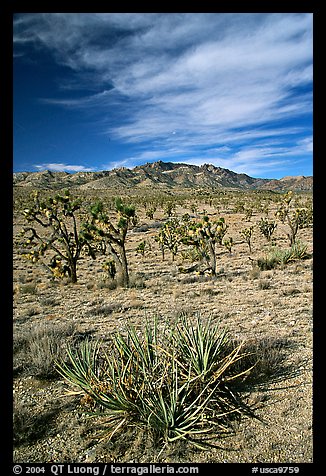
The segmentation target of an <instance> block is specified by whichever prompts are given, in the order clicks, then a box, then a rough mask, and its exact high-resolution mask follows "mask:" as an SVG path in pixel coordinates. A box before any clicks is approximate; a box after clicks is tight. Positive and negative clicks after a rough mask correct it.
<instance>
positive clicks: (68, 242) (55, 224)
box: [22, 190, 94, 283]
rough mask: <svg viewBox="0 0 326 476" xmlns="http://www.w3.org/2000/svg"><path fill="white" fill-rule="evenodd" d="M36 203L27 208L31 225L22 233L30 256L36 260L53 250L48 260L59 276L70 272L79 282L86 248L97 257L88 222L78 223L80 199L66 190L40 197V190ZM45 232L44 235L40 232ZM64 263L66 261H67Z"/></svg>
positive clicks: (26, 217) (53, 270) (25, 213)
mask: <svg viewBox="0 0 326 476" xmlns="http://www.w3.org/2000/svg"><path fill="white" fill-rule="evenodd" d="M32 198H33V204H32V205H31V206H30V207H29V208H25V210H24V211H23V214H24V217H25V219H26V220H27V222H28V223H30V226H25V227H24V228H23V230H22V235H23V236H24V237H25V241H24V243H23V246H24V247H25V248H26V253H23V254H24V255H25V256H26V258H28V259H30V260H31V261H32V262H33V263H35V262H37V261H39V260H40V259H41V258H42V257H43V256H44V255H45V254H46V253H49V252H52V258H51V260H50V262H49V263H44V264H45V265H46V266H47V267H48V269H50V270H51V272H52V273H53V275H54V276H55V277H63V276H64V275H65V274H68V276H69V278H70V280H71V282H72V283H76V282H77V262H78V260H79V259H80V258H81V252H82V250H83V249H85V248H86V250H87V251H88V253H89V254H90V255H91V256H92V257H93V258H94V253H93V250H92V247H91V241H92V239H91V235H90V234H89V233H88V231H87V225H86V223H82V224H81V225H80V224H79V223H78V219H77V213H78V211H79V209H80V207H81V203H80V201H79V200H73V199H72V198H71V196H70V194H69V191H68V190H66V191H65V192H64V194H63V195H60V194H57V195H56V196H55V197H54V198H52V197H48V198H46V199H44V200H41V199H40V196H39V193H38V192H33V193H32ZM40 230H42V231H44V234H43V233H42V232H41V231H40ZM63 263H64V264H63Z"/></svg>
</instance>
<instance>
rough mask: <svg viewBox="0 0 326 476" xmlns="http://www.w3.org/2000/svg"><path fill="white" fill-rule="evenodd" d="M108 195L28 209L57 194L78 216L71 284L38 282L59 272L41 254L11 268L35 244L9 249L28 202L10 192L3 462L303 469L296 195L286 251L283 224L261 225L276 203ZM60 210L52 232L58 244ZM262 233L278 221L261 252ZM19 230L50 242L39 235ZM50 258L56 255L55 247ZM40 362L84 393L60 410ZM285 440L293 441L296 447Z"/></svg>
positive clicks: (94, 193)
mask: <svg viewBox="0 0 326 476" xmlns="http://www.w3.org/2000/svg"><path fill="white" fill-rule="evenodd" d="M120 193H121V189H120V190H119V189H110V190H101V189H97V190H92V189H91V188H88V189H87V188H84V189H82V188H81V189H79V188H77V187H76V189H75V190H74V195H75V196H76V197H77V198H72V197H71V196H70V195H66V193H65V192H64V191H62V190H61V191H59V192H52V191H49V190H44V191H41V192H40V193H39V194H38V200H39V203H40V204H43V203H45V204H47V203H51V200H55V197H56V195H60V196H62V197H67V198H66V199H67V200H68V201H67V203H70V205H69V206H72V204H73V203H74V202H75V201H77V202H78V208H76V209H75V210H74V212H73V213H74V216H75V220H76V227H77V228H76V229H77V233H78V236H79V234H80V233H82V232H84V233H86V236H85V240H86V241H87V244H85V245H84V246H83V248H82V251H81V252H80V255H79V258H78V260H77V267H78V268H77V267H76V269H77V273H78V280H77V282H75V283H74V285H71V284H70V283H71V282H72V280H71V278H70V277H69V273H68V271H67V270H65V271H64V270H63V268H61V270H60V266H59V265H58V263H56V269H57V271H58V277H55V274H54V273H53V271H51V273H49V272H48V271H49V267H48V265H49V264H50V263H51V259H52V258H55V259H58V254H57V253H56V252H55V251H54V250H53V249H51V248H50V247H48V248H47V249H46V250H45V252H44V255H42V254H40V256H39V259H35V260H34V262H33V260H32V259H29V260H28V261H26V260H25V261H24V260H23V259H22V255H23V254H25V255H26V253H29V252H31V251H33V250H36V249H37V247H38V246H40V242H38V240H37V239H36V238H34V239H33V240H32V242H31V243H27V246H24V242H23V241H22V239H21V237H20V236H19V230H20V228H21V226H25V225H26V217H24V215H23V210H24V209H25V210H26V209H32V208H33V207H34V205H35V194H34V195H33V196H32V197H31V196H30V193H29V191H28V189H27V188H26V189H23V188H19V189H18V187H17V189H15V194H17V196H18V198H19V200H18V201H17V202H16V205H15V224H14V297H13V299H14V386H15V413H16V416H15V422H14V427H15V428H14V429H15V460H16V461H18V462H19V461H23V460H24V459H25V458H26V460H28V461H31V462H32V461H38V460H40V459H42V461H55V460H58V461H59V460H60V461H62V459H61V457H62V458H66V459H65V461H66V462H70V461H71V462H72V461H80V462H85V461H87V462H88V461H91V459H88V458H93V459H92V461H94V462H95V461H105V462H106V461H108V462H109V461H114V460H116V461H124V462H148V461H152V460H154V461H162V462H182V461H187V462H188V461H192V462H194V461H196V462H204V461H212V462H221V461H230V462H231V461H232V462H233V461H234V462H235V461H236V462H249V461H255V460H258V459H259V460H260V461H264V462H270V461H285V460H287V461H289V460H291V458H292V457H293V460H294V459H295V458H297V459H296V461H298V462H301V461H302V462H305V461H309V458H310V455H311V449H310V448H311V442H310V439H309V438H310V436H309V435H310V430H309V424H310V414H309V408H310V406H309V402H310V393H309V392H310V385H309V372H310V370H309V369H307V368H306V367H304V365H305V364H304V363H303V362H304V359H307V360H308V361H309V359H310V357H311V306H310V304H309V300H310V298H311V292H312V289H311V288H312V286H311V283H312V279H311V274H312V259H311V257H312V236H311V228H310V227H311V225H312V201H311V194H308V193H302V194H299V193H298V194H293V195H292V199H291V202H290V204H291V206H290V215H291V216H294V215H293V213H294V210H296V209H297V208H299V209H305V210H307V215H305V216H306V218H305V219H304V216H303V215H301V219H302V222H300V224H299V225H298V228H297V230H296V234H295V242H293V243H292V244H291V246H288V245H287V243H289V241H288V240H289V236H288V235H289V234H291V233H292V232H291V228H290V225H289V223H288V221H287V219H286V218H284V220H283V221H282V217H281V215H275V213H276V212H277V211H278V210H279V209H280V207H281V204H282V200H283V198H284V197H285V194H283V193H278V192H268V191H260V192H258V191H248V192H242V191H236V190H224V189H221V188H220V189H219V190H215V191H208V190H205V189H204V188H203V189H195V190H192V189H190V188H189V189H188V190H181V189H180V190H179V189H176V190H164V189H162V190H154V189H153V190H149V189H146V188H144V189H142V190H141V193H140V192H139V191H137V189H136V187H132V188H130V189H128V188H127V187H126V189H124V195H123V196H121V198H120V199H119V198H118V197H119V195H118V194H120ZM15 196H16V195H15ZM117 198H118V202H117ZM50 199H51V200H50ZM64 203H65V202H64V201H63V202H62V203H59V205H58V210H59V209H60V210H61V208H60V207H62V208H63V209H64ZM99 203H101V205H98V204H99ZM131 204H133V205H131ZM169 204H173V205H174V206H173V207H171V216H170V217H168V216H167V215H168V213H167V206H168V205H169ZM42 206H43V205H42ZM69 206H68V205H67V215H66V216H65V215H63V216H62V222H63V223H65V226H66V228H67V230H68V231H69V232H72V233H73V229H74V227H73V223H74V221H73V218H72V216H69ZM94 207H95V208H94ZM125 207H126V208H127V210H126V208H125ZM41 208H42V207H41ZM41 208H40V209H41ZM96 208H97V209H96ZM152 208H153V209H154V208H155V210H154V214H153V217H152V218H151V216H149V215H150V212H151V211H153V210H151V209H152ZM128 209H129V211H128ZM91 210H93V212H92V211H91ZM136 210H137V217H136ZM267 211H268V214H269V217H270V218H269V219H268V220H267V219H266V217H267ZM124 212H126V215H127V216H125V217H124V216H123V214H124ZM101 214H102V216H101ZM40 217H41V215H40ZM45 217H46V214H45ZM154 217H155V222H154V220H153V218H154ZM271 217H274V219H275V221H274V220H272V219H271ZM121 218H122V221H120V219H121ZM262 218H263V219H264V220H265V223H266V221H267V222H268V223H274V224H275V225H276V222H277V226H275V227H274V229H273V231H272V233H271V235H270V240H268V239H267V237H266V236H265V235H264V234H263V233H262V232H259V225H258V223H259V222H260V220H261V219H262ZM41 219H42V222H44V223H46V220H45V218H44V217H43V216H42V217H41ZM244 219H245V220H247V221H251V223H247V224H246V223H244ZM301 219H300V220H301ZM96 220H98V221H96ZM126 222H128V225H127V223H126ZM28 225H29V226H30V227H33V228H34V229H35V232H36V233H37V234H38V235H39V236H41V237H42V238H44V240H48V239H49V238H50V237H51V233H52V232H51V227H50V226H48V227H43V226H42V225H41V224H40V223H38V222H37V221H35V220H31V221H30V222H28ZM110 225H113V227H114V228H115V230H116V231H117V235H116V236H118V234H119V237H120V238H122V236H123V232H124V230H126V229H127V233H126V235H125V236H124V252H125V258H126V262H127V272H128V285H126V280H124V277H123V271H122V268H123V266H122V264H121V253H120V251H119V247H117V246H116V244H115V243H114V242H113V241H111V242H110V239H109V236H108V234H109V232H112V229H111V227H110ZM126 225H127V226H126ZM248 225H250V226H248ZM306 225H307V226H306ZM62 226H63V225H62ZM92 227H94V228H92ZM244 227H246V228H244ZM167 228H170V229H169V232H170V233H171V235H173V238H174V239H175V242H174V243H173V240H172V239H170V238H169V240H170V241H168V240H167V241H165V244H164V246H162V243H161V242H160V241H159V240H157V236H158V234H159V233H161V232H162V230H163V229H164V232H165V231H166V229H167ZM99 230H100V231H99ZM256 231H257V233H256ZM30 235H31V231H29V232H27V233H25V234H24V240H26V239H28V237H29V236H30ZM231 237H232V239H231ZM70 240H71V241H70V244H71V246H72V250H73V252H75V245H74V238H73V236H72V235H70ZM34 242H35V243H34ZM53 243H54V246H58V247H59V246H60V250H61V247H62V251H64V249H65V248H64V243H63V242H61V241H60V240H59V239H58V240H57V241H55V242H53ZM109 243H111V246H112V248H113V249H114V250H115V252H116V253H117V255H118V256H119V259H120V262H118V260H117V259H115V258H114V255H113V253H111V252H110V246H109ZM168 243H169V244H168ZM212 249H213V252H212ZM248 249H249V253H250V257H249V256H248ZM162 252H163V254H165V255H166V256H164V257H165V259H164V261H163V260H162V259H161V256H162ZM213 253H214V255H213ZM92 256H93V258H92ZM34 257H35V256H34ZM167 257H168V258H169V259H166V258H167ZM170 257H171V259H170ZM119 263H120V264H119ZM61 266H62V267H64V266H68V261H65V260H64V259H61ZM45 270H47V272H45ZM66 271H67V272H66ZM64 272H66V275H65V277H64V278H62V275H63V273H64ZM53 278H54V279H53ZM197 311H198V312H199V311H200V315H199V314H197ZM152 315H156V316H157V317H156V321H155V322H153V321H151V320H149V319H150V318H149V316H152ZM126 322H127V323H128V324H127V326H126ZM217 323H218V324H219V325H217ZM70 326H71V327H70ZM225 328H228V329H229V330H228V332H225V339H224V338H223V332H224V331H223V329H225ZM303 344H304V345H303ZM67 350H68V354H67ZM69 355H70V356H71V358H70V357H69ZM215 358H216V361H214V359H215ZM87 359H88V360H87ZM146 359H147V360H146ZM150 359H152V360H150ZM223 359H224V360H223ZM54 361H56V362H60V365H61V366H62V368H63V369H66V371H67V372H68V371H71V372H73V369H74V367H73V361H74V362H75V363H76V365H79V370H81V369H86V368H88V366H89V368H90V369H93V370H92V371H93V374H94V375H93V380H92V379H90V374H85V375H84V383H85V382H86V383H87V385H88V387H87V388H88V393H87V392H86V390H85V388H86V387H85V388H84V389H82V388H80V387H79V388H78V385H77V387H75V385H74V384H73V379H72V381H71V382H70V384H69V387H70V390H72V392H69V393H68V395H69V396H67V397H66V398H62V396H63V394H64V393H65V392H66V389H67V383H65V382H64V380H62V379H61V378H60V374H58V372H57V371H56V370H55V365H54ZM85 362H86V364H85ZM146 362H147V363H146ZM214 362H215V363H214ZM223 362H224V364H225V366H224V367H225V369H224V370H223V372H222V367H223ZM146 365H147V367H146ZM94 366H95V367H94ZM249 369H250V370H249ZM75 370H76V369H75ZM146 372H147V373H146ZM76 375H77V374H75V377H76ZM66 377H67V375H66ZM75 377H74V378H75ZM231 377H232V379H231ZM292 377H295V379H293V380H289V379H292ZM214 379H215V380H214ZM281 380H282V385H276V386H275V385H273V386H271V384H273V383H275V382H280V381H281ZM67 382H68V381H67ZM113 382H114V383H113ZM75 383H76V382H75ZM86 383H85V385H86ZM226 387H227V388H226ZM75 390H76V392H75ZM231 393H232V395H233V397H234V398H232V395H231ZM299 397H300V398H299ZM21 401H23V402H25V403H24V405H19V403H20V402H21ZM265 401H266V402H267V403H272V404H271V405H267V406H265V405H264V402H265ZM116 404H117V406H116V407H114V405H116ZM105 405H106V406H105ZM110 405H111V406H112V407H111V406H110ZM119 405H122V406H123V408H124V409H122V407H120V410H118V409H119ZM113 407H114V408H115V410H112V409H113ZM222 407H223V411H224V414H223V415H221V413H222ZM88 414H93V418H92V419H88V418H87V415H88ZM254 415H255V416H257V417H259V418H260V417H261V418H262V419H263V420H266V421H269V422H271V425H272V426H271V428H269V427H266V425H263V424H262V423H261V422H260V421H258V420H256V419H255V418H252V417H253V416H254ZM243 417H249V418H243ZM240 421H241V425H239V423H240ZM44 422H46V427H45V428H43V429H42V431H41V430H40V429H38V427H37V425H38V424H39V423H42V424H43V423H44ZM288 422H291V425H290V423H288ZM130 425H131V426H130ZM292 427H293V428H296V430H295V431H294V430H292ZM206 430H207V433H206ZM102 431H103V433H101V432H102ZM298 432H299V433H300V435H303V436H302V438H305V439H300V440H299V439H296V436H297V435H298V434H299V433H298ZM285 434H286V435H289V438H287V439H286V440H285V439H284V435H285ZM226 435H228V436H229V438H227V439H224V438H222V437H223V436H226ZM248 435H254V437H250V438H249V436H248ZM291 435H292V436H293V438H292V436H291ZM294 436H295V437H294ZM94 437H95V438H94ZM300 438H301V437H300ZM48 441H49V442H50V441H51V444H48V443H47V442H48ZM105 441H107V442H105ZM290 441H291V444H290V443H288V442H290ZM280 442H281V443H280ZM210 444H211V445H212V446H209V445H210ZM193 445H197V448H196V452H194V449H193ZM277 445H279V446H277ZM280 445H281V446H280ZM214 446H218V447H219V448H218V450H217V449H216V448H214ZM202 448H205V450H203V449H202ZM275 448H281V449H280V450H278V449H275ZM230 449H232V451H230ZM111 451H113V452H114V456H111ZM63 455H64V456H63ZM89 455H94V456H89ZM293 455H295V456H293Z"/></svg>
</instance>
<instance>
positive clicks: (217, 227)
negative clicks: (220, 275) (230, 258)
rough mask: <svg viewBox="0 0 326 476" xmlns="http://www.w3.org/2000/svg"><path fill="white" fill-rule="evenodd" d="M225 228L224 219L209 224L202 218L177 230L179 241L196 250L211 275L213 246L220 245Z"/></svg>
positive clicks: (212, 271)
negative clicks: (179, 235) (178, 231)
mask: <svg viewBox="0 0 326 476" xmlns="http://www.w3.org/2000/svg"><path fill="white" fill-rule="evenodd" d="M227 228H228V226H227V225H226V223H225V220H224V218H219V219H218V220H215V221H212V222H211V221H210V220H209V217H208V216H204V218H203V220H202V221H200V222H196V221H188V222H186V223H185V225H184V226H183V227H182V228H180V229H179V230H180V234H181V241H182V242H183V243H184V244H186V245H192V246H194V247H195V248H196V249H197V251H198V252H199V254H200V255H201V256H202V257H203V258H204V259H205V261H206V263H207V264H208V267H209V269H210V271H211V273H212V274H213V275H215V274H216V250H215V245H216V243H217V244H220V245H222V240H223V237H224V235H225V233H226V231H227Z"/></svg>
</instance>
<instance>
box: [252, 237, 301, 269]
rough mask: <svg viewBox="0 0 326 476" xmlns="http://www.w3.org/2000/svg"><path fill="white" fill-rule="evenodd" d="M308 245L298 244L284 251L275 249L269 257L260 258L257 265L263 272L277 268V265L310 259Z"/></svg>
mask: <svg viewBox="0 0 326 476" xmlns="http://www.w3.org/2000/svg"><path fill="white" fill-rule="evenodd" d="M309 257H310V255H309V253H307V245H306V244H303V243H300V242H297V243H294V244H293V245H292V246H291V247H290V248H288V249H285V250H282V249H279V248H274V249H273V250H272V251H271V252H270V253H269V254H268V255H267V256H265V257H261V258H258V260H257V265H258V267H259V269H261V270H262V271H264V270H269V269H273V268H275V267H276V266H277V265H286V264H287V263H290V262H293V261H296V260H303V259H306V258H309Z"/></svg>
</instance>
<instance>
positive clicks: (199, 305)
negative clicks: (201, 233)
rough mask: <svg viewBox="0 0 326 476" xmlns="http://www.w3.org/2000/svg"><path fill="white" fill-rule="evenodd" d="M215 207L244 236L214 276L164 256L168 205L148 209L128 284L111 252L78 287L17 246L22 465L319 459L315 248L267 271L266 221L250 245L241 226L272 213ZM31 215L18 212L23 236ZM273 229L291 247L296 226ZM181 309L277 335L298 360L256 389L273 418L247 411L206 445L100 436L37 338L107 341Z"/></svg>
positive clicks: (132, 248)
mask: <svg viewBox="0 0 326 476" xmlns="http://www.w3.org/2000/svg"><path fill="white" fill-rule="evenodd" d="M202 208H203V207H202ZM205 208H206V210H207V212H208V214H210V216H211V217H212V218H214V217H218V216H224V218H225V220H226V222H227V224H228V226H229V228H228V232H227V234H226V238H227V237H229V236H232V237H233V241H234V245H233V247H232V252H231V253H229V251H228V250H227V249H226V248H224V247H222V246H220V247H218V249H217V254H218V265H217V269H218V273H217V276H216V277H214V278H212V277H209V276H199V275H197V274H195V273H189V274H183V273H180V271H179V266H180V265H183V264H182V262H181V258H180V256H179V255H177V257H176V259H175V261H172V259H171V256H170V253H169V252H166V257H165V260H164V261H162V257H161V252H160V250H159V248H158V244H157V243H156V242H155V240H154V237H155V235H156V234H157V232H158V224H161V223H163V220H164V218H163V213H162V212H160V211H158V212H157V213H156V214H155V215H156V216H155V219H153V220H149V219H148V218H146V217H145V213H144V211H140V213H139V223H138V225H137V227H136V228H135V229H133V230H130V232H128V236H127V255H128V260H129V268H130V273H131V282H132V286H131V287H130V288H128V289H124V288H121V287H117V288H115V289H111V288H112V286H110V285H109V284H108V282H107V281H106V280H105V279H104V271H103V269H102V263H103V261H105V258H101V259H99V260H92V259H90V258H86V257H85V258H84V259H82V260H81V261H80V262H79V267H78V276H79V280H78V282H77V283H76V284H69V283H68V282H67V281H66V280H64V281H62V282H58V281H53V280H51V279H50V276H49V275H48V273H47V272H46V271H45V269H44V268H42V267H41V266H40V265H34V264H32V263H30V262H29V261H27V260H26V259H24V258H22V256H21V255H20V254H19V249H18V247H17V246H14V256H13V264H14V283H13V284H14V297H13V303H14V306H13V331H14V340H13V342H14V410H15V416H14V418H15V419H14V430H15V441H14V461H15V462H62V463H65V462H129V463H130V462H135V463H142V462H175V463H178V462H207V463H209V462H216V463H219V462H236V463H242V462H249V463H254V462H257V463H259V462H268V463H275V462H277V463H282V462H283V463H290V462H291V463H302V462H306V463H308V462H312V452H313V448H312V338H313V334H312V331H313V326H312V301H313V299H312V292H313V283H312V257H310V258H308V259H305V260H296V261H294V262H292V263H289V264H287V265H285V266H277V267H275V268H273V269H271V270H267V271H261V270H260V269H259V268H257V266H256V265H255V260H256V259H257V258H258V257H260V256H263V255H264V253H266V250H267V249H268V246H269V245H268V243H267V241H266V239H265V238H264V237H263V236H262V235H261V234H260V232H259V230H258V229H257V228H255V230H254V236H253V239H252V248H253V249H252V253H249V250H248V245H247V243H245V242H244V240H243V238H242V236H241V235H240V233H239V231H240V230H241V229H243V228H244V227H246V226H250V225H252V224H253V225H254V224H255V223H257V222H258V220H259V219H260V217H261V216H263V215H261V214H259V213H257V212H254V215H253V216H252V218H251V220H250V221H246V220H245V218H244V214H243V213H223V212H220V213H219V214H217V213H216V210H214V209H213V208H212V207H209V206H207V205H205ZM186 211H187V212H188V213H190V212H189V209H186V208H185V209H181V208H178V209H177V211H176V214H177V215H179V216H181V215H182V214H183V213H185V212H186ZM200 212H201V209H200V207H199V210H198V212H197V213H198V214H200ZM271 216H272V215H271ZM23 223H24V222H23V218H22V216H21V215H20V214H19V213H18V212H17V213H15V217H14V237H15V239H17V236H18V232H19V230H20V229H21V226H22V225H23ZM273 236H274V239H275V243H276V245H277V246H279V247H280V248H286V247H288V246H289V245H288V239H287V237H286V225H284V224H281V223H279V224H278V226H277V228H276V230H275V233H274V235H273ZM298 239H299V240H300V241H301V242H302V243H306V244H307V246H308V248H307V250H308V252H309V253H311V254H312V251H313V250H312V227H310V228H305V229H302V230H299V233H298ZM143 240H146V241H147V243H148V247H147V250H145V254H144V256H141V255H140V254H138V253H136V248H137V246H138V244H139V243H140V242H141V241H143ZM249 257H250V258H251V259H249ZM182 312H187V313H188V314H189V315H194V314H195V313H196V312H200V315H201V316H202V318H203V319H205V318H206V317H208V316H212V318H213V322H214V323H215V322H216V323H220V325H221V326H222V327H223V326H225V327H227V329H229V331H230V333H231V334H232V335H233V336H234V337H235V338H239V339H253V338H255V339H260V338H261V339H274V340H275V342H276V341H278V342H279V347H278V348H279V352H282V355H284V358H283V362H282V365H283V366H284V368H287V367H291V366H292V368H295V369H296V372H295V373H294V374H293V375H291V376H290V375H289V376H288V378H286V377H285V378H284V379H283V380H281V381H279V382H274V383H273V382H271V383H270V385H269V386H268V388H267V389H265V390H264V391H259V390H256V391H255V392H253V393H252V395H251V397H250V398H252V399H253V400H256V401H261V402H263V403H264V404H263V405H262V406H261V408H260V409H259V410H258V414H259V416H260V417H261V419H262V421H259V420H255V419H249V418H248V419H244V420H243V421H241V422H240V424H239V425H238V427H237V428H236V431H235V432H234V434H233V435H232V436H229V437H228V438H224V439H216V441H215V444H216V445H217V447H216V448H211V449H209V450H206V451H203V450H198V449H194V448H193V447H191V446H189V445H186V444H184V443H179V444H177V445H174V446H173V445H171V446H167V447H164V448H163V449H162V448H154V447H153V446H152V445H151V444H150V441H148V440H146V439H145V438H143V437H142V435H137V434H136V433H135V431H134V429H132V428H131V429H130V434H127V435H124V436H123V438H122V437H120V438H117V439H116V440H114V439H112V440H111V441H109V442H107V441H105V440H104V441H100V440H99V438H97V437H96V432H95V430H96V425H97V423H96V419H88V418H87V417H86V409H85V407H84V406H83V404H82V403H81V401H80V396H76V395H68V396H67V390H68V389H69V388H70V387H68V385H67V384H66V383H65V382H64V380H62V378H61V377H60V376H59V375H57V376H55V375H54V376H53V378H42V377H40V376H39V374H38V367H37V358H38V356H37V355H36V354H35V352H37V346H36V347H33V345H32V344H35V339H37V336H38V335H41V334H42V332H43V333H46V332H49V330H51V332H52V331H53V332H54V333H55V334H56V335H57V338H58V340H61V342H62V344H63V346H64V345H65V343H66V342H67V341H69V339H71V337H72V336H73V335H74V336H76V335H79V336H86V335H89V336H90V335H91V336H92V337H99V338H103V339H107V338H108V336H109V335H110V334H111V333H112V332H114V331H116V330H122V329H123V326H124V324H125V323H126V321H127V320H128V321H129V322H131V323H132V324H134V325H135V326H137V327H139V328H140V329H141V327H142V325H143V323H144V320H145V318H146V316H147V317H149V318H151V317H152V316H160V318H161V319H162V320H165V321H167V322H169V320H171V321H172V320H173V319H175V318H176V317H177V316H178V315H180V314H181V313H182ZM38 333H39V334H38ZM33 349H34V350H33ZM35 349H36V350H35ZM40 365H41V364H40Z"/></svg>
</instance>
